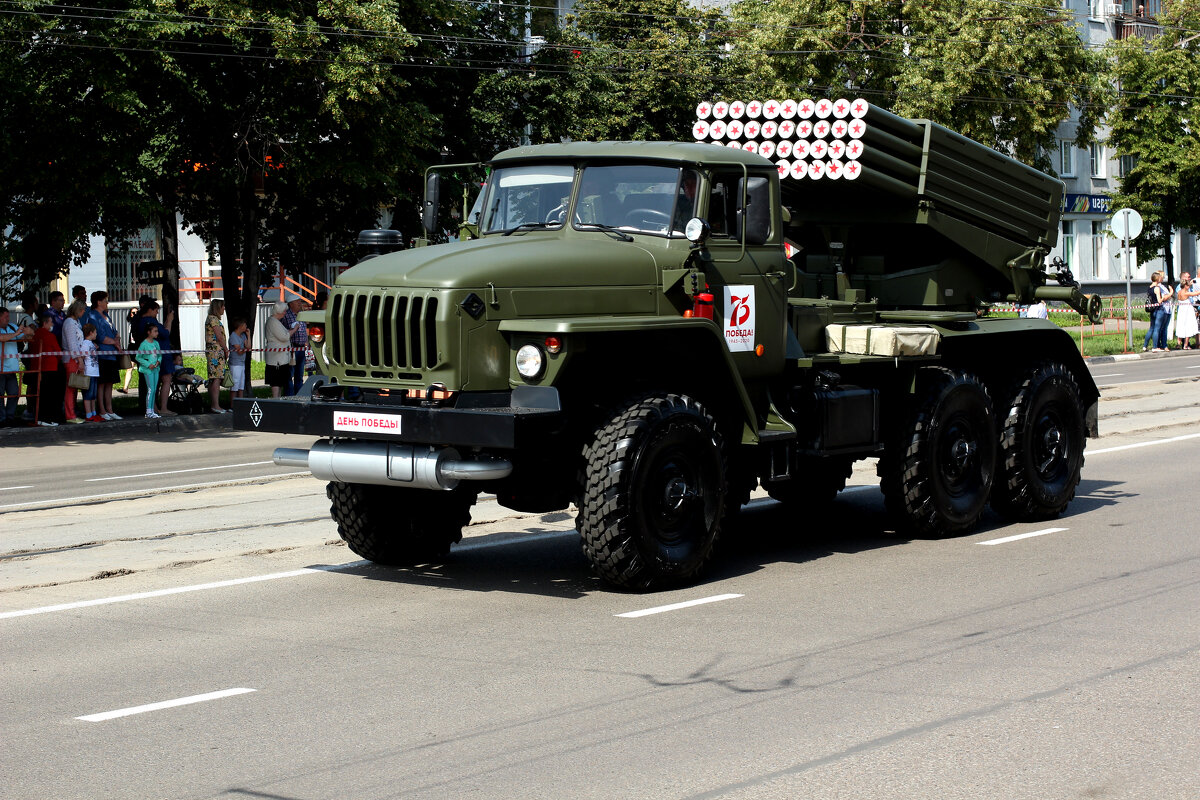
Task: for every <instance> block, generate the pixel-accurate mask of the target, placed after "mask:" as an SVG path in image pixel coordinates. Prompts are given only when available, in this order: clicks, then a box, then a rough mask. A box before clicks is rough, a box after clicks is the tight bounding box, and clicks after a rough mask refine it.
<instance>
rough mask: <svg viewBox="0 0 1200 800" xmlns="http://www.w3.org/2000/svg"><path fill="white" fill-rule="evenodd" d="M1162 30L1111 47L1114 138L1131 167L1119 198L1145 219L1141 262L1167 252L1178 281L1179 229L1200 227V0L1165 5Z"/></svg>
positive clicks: (1169, 270)
mask: <svg viewBox="0 0 1200 800" xmlns="http://www.w3.org/2000/svg"><path fill="white" fill-rule="evenodd" d="M1158 21H1159V22H1160V23H1161V24H1162V26H1163V28H1162V32H1161V33H1160V34H1159V35H1158V36H1156V37H1154V39H1152V40H1150V41H1149V42H1147V41H1146V40H1144V39H1138V38H1130V39H1125V40H1123V41H1120V42H1114V43H1113V44H1112V54H1113V61H1112V64H1113V71H1114V76H1115V78H1116V80H1117V81H1119V85H1120V94H1119V96H1118V98H1117V102H1116V104H1115V105H1114V106H1113V109H1112V112H1111V113H1110V115H1109V124H1110V126H1111V129H1112V133H1111V134H1110V137H1109V143H1110V144H1112V145H1113V147H1114V148H1115V149H1116V151H1117V153H1118V155H1120V156H1122V157H1124V158H1125V159H1126V163H1127V164H1131V166H1130V167H1129V168H1128V169H1127V170H1126V171H1125V175H1124V177H1123V178H1122V179H1121V186H1120V191H1118V192H1116V193H1115V194H1114V195H1113V205H1114V207H1116V208H1122V207H1125V206H1129V207H1131V208H1134V209H1136V210H1137V211H1138V212H1139V213H1140V214H1141V215H1142V219H1143V223H1144V224H1143V229H1142V234H1141V236H1140V237H1139V238H1138V261H1139V263H1142V262H1145V261H1149V260H1150V259H1152V258H1155V257H1156V256H1157V255H1158V254H1159V253H1160V252H1162V253H1163V255H1164V262H1165V266H1166V272H1167V278H1168V280H1170V281H1174V280H1175V275H1174V258H1173V253H1172V251H1171V236H1172V231H1174V230H1176V229H1180V228H1190V229H1192V230H1200V105H1198V102H1200V2H1197V0H1180V1H1179V2H1174V3H1171V4H1169V5H1166V7H1165V8H1164V14H1163V15H1161V16H1160V17H1159V20H1158Z"/></svg>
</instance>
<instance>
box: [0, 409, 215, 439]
mask: <svg viewBox="0 0 1200 800" xmlns="http://www.w3.org/2000/svg"><path fill="white" fill-rule="evenodd" d="M222 429H224V430H230V431H231V430H233V414H190V415H183V414H181V415H179V416H177V417H163V418H162V419H146V418H145V417H136V418H130V417H126V418H125V419H121V420H113V421H111V422H102V423H101V422H85V423H83V424H82V425H65V424H64V425H59V426H58V427H57V428H42V427H38V426H33V427H28V428H2V429H0V446H7V445H16V444H35V443H36V444H60V443H62V442H74V441H79V440H83V439H99V438H104V437H106V436H127V435H129V434H141V435H143V436H157V435H161V434H164V433H175V432H179V431H212V430H222Z"/></svg>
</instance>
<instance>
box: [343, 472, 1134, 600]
mask: <svg viewBox="0 0 1200 800" xmlns="http://www.w3.org/2000/svg"><path fill="white" fill-rule="evenodd" d="M1128 496H1129V495H1128V493H1126V492H1123V491H1122V490H1121V489H1120V488H1119V486H1117V485H1116V484H1113V483H1110V482H1104V481H1086V480H1085V481H1083V482H1082V483H1081V484H1080V487H1079V494H1078V496H1077V497H1076V499H1075V500H1074V501H1073V502H1072V503H1071V505H1070V507H1069V508H1068V509H1067V513H1066V514H1065V515H1063V517H1061V518H1060V519H1059V520H1056V521H1051V522H1048V523H1019V524H1008V523H1006V522H1005V521H1004V520H1003V519H1001V518H1000V517H999V516H998V515H996V514H995V513H993V512H991V511H990V510H989V511H987V512H986V513H985V514H984V516H983V519H982V520H981V523H980V525H979V526H978V527H977V528H976V529H975V530H974V531H972V532H971V533H970V534H967V535H965V536H971V537H984V538H987V537H995V536H1005V535H1010V534H1015V533H1022V532H1026V531H1029V530H1035V529H1036V527H1037V526H1038V525H1043V524H1053V525H1058V526H1070V525H1071V524H1072V522H1073V521H1074V523H1075V524H1083V520H1084V519H1085V518H1086V516H1087V515H1088V514H1089V513H1090V512H1093V511H1096V510H1098V509H1100V508H1103V507H1105V506H1109V505H1112V504H1114V503H1117V502H1120V501H1121V500H1122V499H1125V498H1127V497H1128ZM571 519H573V517H572V516H571V515H569V514H564V513H555V514H547V515H543V516H541V517H535V518H532V519H528V520H527V524H526V526H525V527H523V528H521V529H520V530H519V531H515V530H514V531H510V532H505V533H503V534H493V535H488V536H483V537H476V538H469V539H467V540H465V541H464V542H463V543H462V544H460V545H457V546H456V547H455V548H454V549H452V550H451V552H450V555H449V556H448V557H447V558H446V559H445V560H443V561H440V562H437V563H430V564H422V565H420V566H416V567H385V566H380V565H376V564H366V565H361V566H353V567H345V568H340V569H337V570H336V571H337V572H338V573H339V574H342V575H352V576H357V577H360V578H365V579H367V580H373V581H390V582H394V583H404V584H410V585H413V586H428V587H436V588H444V589H456V590H459V591H468V592H513V593H518V594H533V595H541V596H546V597H557V598H561V599H567V600H574V599H580V598H583V597H586V596H588V595H590V594H593V593H596V592H605V593H619V594H624V593H626V592H624V591H623V590H621V589H614V588H613V587H610V586H608V585H607V584H605V583H604V582H603V581H601V580H600V579H599V578H598V577H596V575H595V574H593V573H592V571H591V569H590V568H589V566H588V563H587V560H586V559H585V558H584V556H583V553H582V551H581V549H580V546H579V539H578V536H577V535H576V533H575V531H574V528H573V527H572V526H571V525H570V521H571ZM965 536H964V537H963V538H965ZM911 541H912V537H911V536H909V535H907V534H905V533H903V532H901V531H899V530H897V526H896V524H895V521H894V519H893V518H892V517H890V516H889V515H888V514H887V512H886V510H885V508H884V502H883V497H882V496H881V495H880V494H879V492H878V490H877V489H876V488H874V487H862V488H861V489H858V490H857V491H849V492H846V493H844V494H842V495H840V496H839V497H838V499H837V500H836V501H835V502H834V503H832V504H831V505H830V506H829V507H827V508H826V509H824V510H821V511H817V510H813V509H802V510H797V509H794V508H789V507H786V506H784V505H782V504H780V503H776V502H774V501H771V500H765V499H764V500H758V501H755V502H752V503H751V504H750V505H748V506H746V507H745V508H743V509H742V511H741V513H740V514H739V515H738V517H737V519H736V521H735V522H734V523H733V525H732V526H731V527H730V529H729V530H727V531H725V533H724V534H723V535H722V539H721V542H720V544H719V546H718V550H717V553H716V554H715V556H714V558H713V561H712V563H711V564H710V565H709V567H708V569H707V570H706V571H705V573H704V574H703V576H702V577H701V579H700V580H699V581H698V582H697V584H696V585H697V586H701V587H702V586H705V585H708V584H716V583H720V582H722V581H729V580H733V579H736V578H740V577H743V576H746V575H750V574H753V573H755V572H759V571H760V570H763V569H766V568H768V567H770V566H772V565H778V564H786V563H791V564H803V563H805V562H810V561H816V560H818V559H821V558H826V557H829V556H832V555H837V554H843V555H845V554H854V553H862V552H866V551H869V550H877V549H881V548H889V547H902V546H904V545H907V544H909V543H910V542H911ZM950 541H952V540H950ZM675 588H678V587H675ZM673 590H674V589H672V591H673ZM648 596H653V594H651V595H648Z"/></svg>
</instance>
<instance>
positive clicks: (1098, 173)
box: [1092, 142, 1105, 178]
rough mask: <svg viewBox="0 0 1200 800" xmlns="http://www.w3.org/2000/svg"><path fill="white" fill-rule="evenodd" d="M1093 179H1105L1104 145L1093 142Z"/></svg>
mask: <svg viewBox="0 0 1200 800" xmlns="http://www.w3.org/2000/svg"><path fill="white" fill-rule="evenodd" d="M1092 177H1093V178H1103V177H1105V158H1104V145H1102V144H1100V143H1099V142H1092Z"/></svg>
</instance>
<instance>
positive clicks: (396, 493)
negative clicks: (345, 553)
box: [325, 481, 476, 566]
mask: <svg viewBox="0 0 1200 800" xmlns="http://www.w3.org/2000/svg"><path fill="white" fill-rule="evenodd" d="M325 493H326V494H327V495H328V496H329V500H330V514H331V515H332V517H333V521H334V522H336V523H337V528H338V535H339V536H341V537H342V539H343V540H345V542H346V544H347V545H348V546H349V547H350V549H351V550H353V551H354V552H355V553H357V554H358V555H360V556H362V557H363V558H365V559H367V560H368V561H374V562H375V563H377V564H388V565H394V566H408V565H412V564H421V563H426V562H428V561H430V560H432V559H437V558H441V557H443V556H445V555H446V554H447V553H449V552H450V545H452V544H454V543H455V542H457V541H460V540H461V539H462V529H463V528H464V527H466V526H467V525H468V524H469V523H470V522H471V506H473V505H474V504H475V495H476V493H475V492H474V491H468V490H465V489H461V488H460V489H455V490H454V491H452V492H440V491H433V490H429V489H405V488H402V487H397V488H393V487H391V486H375V485H370V484H361V483H338V482H336V481H335V482H331V483H330V484H329V485H328V486H327V487H326V489H325Z"/></svg>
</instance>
